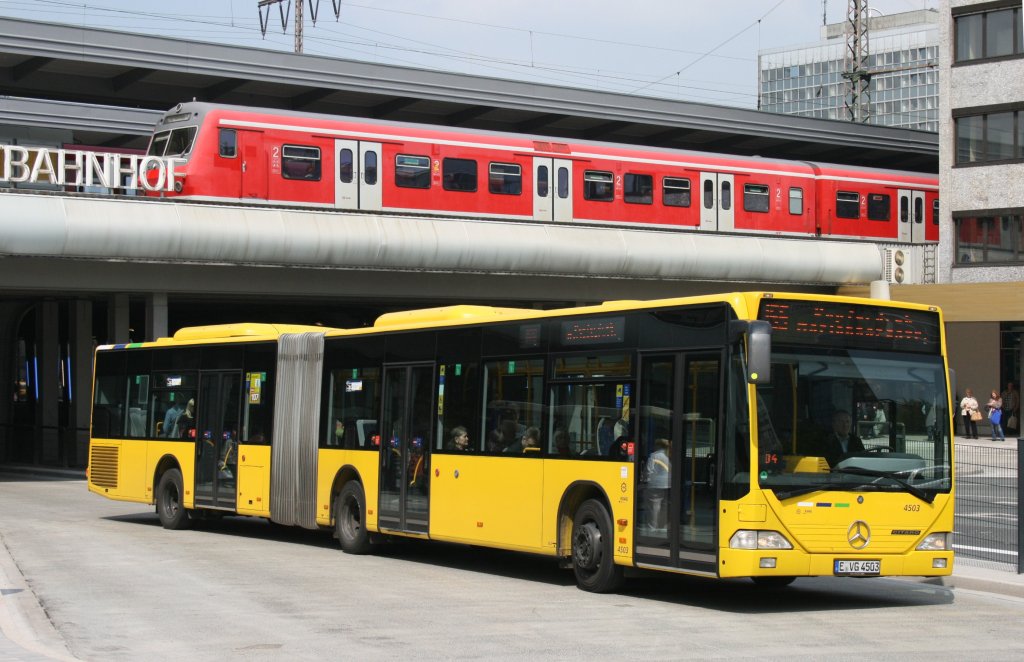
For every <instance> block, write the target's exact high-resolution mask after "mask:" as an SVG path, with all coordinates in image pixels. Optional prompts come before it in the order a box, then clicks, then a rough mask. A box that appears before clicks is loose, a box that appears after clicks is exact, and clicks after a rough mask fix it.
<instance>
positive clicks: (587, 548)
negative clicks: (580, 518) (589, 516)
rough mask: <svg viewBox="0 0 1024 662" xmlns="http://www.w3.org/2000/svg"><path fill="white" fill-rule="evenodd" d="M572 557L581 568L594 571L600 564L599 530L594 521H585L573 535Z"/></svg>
mask: <svg viewBox="0 0 1024 662" xmlns="http://www.w3.org/2000/svg"><path fill="white" fill-rule="evenodd" d="M573 543H574V544H573V550H572V553H573V559H574V560H575V562H576V567H577V568H579V569H581V570H586V571H594V570H596V569H597V567H598V566H599V565H600V564H601V530H600V529H599V528H598V527H597V524H596V523H595V522H586V523H584V524H583V525H582V526H580V527H579V528H578V529H577V530H576V533H575V535H574V536H573Z"/></svg>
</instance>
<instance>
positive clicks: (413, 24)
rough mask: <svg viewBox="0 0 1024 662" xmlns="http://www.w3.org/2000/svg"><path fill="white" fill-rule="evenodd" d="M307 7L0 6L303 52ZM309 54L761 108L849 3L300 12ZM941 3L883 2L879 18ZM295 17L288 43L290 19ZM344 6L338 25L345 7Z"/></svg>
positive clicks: (718, 1)
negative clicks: (764, 54) (766, 83)
mask: <svg viewBox="0 0 1024 662" xmlns="http://www.w3.org/2000/svg"><path fill="white" fill-rule="evenodd" d="M298 1H299V0H284V2H283V3H280V4H275V5H272V6H270V7H268V8H265V9H264V10H263V14H264V16H265V17H267V14H268V10H269V17H267V18H268V20H267V30H266V34H265V35H263V34H262V31H261V28H260V11H259V9H258V4H259V0H173V1H171V2H167V1H166V0H161V1H159V2H154V1H152V0H88V1H85V0H0V16H6V17H12V18H23V19H30V20H37V21H45V22H57V23H69V24H73V25H82V26H86V27H91V28H106V29H112V30H119V31H126V32H137V33H144V34H157V35H161V36H165V37H171V38H180V39H187V40H194V41H206V42H212V43H221V44H231V45H237V46H246V47H251V48H259V49H265V50H278V51H286V52H292V51H294V49H295V36H294V22H295V13H296V8H295V4H296V2H298ZM303 1H304V2H305V4H304V9H303V11H304V14H305V16H304V22H303V24H304V28H303V51H304V52H305V53H306V54H307V55H318V56H324V57H330V58H340V59H351V60H361V61H370V62H379V63H382V64H391V65H399V66H408V67H416V68H423V69H436V70H442V71H454V72H458V73H467V74H474V75H480V76H488V77H492V78H508V79H516V80H527V81H534V82H538V83H546V84H552V85H562V86H569V87H581V88H586V89H597V90H603V91H611V92H621V93H626V94H636V95H641V96H651V97H660V98H668V99H679V100H685V101H695V102H701V103H712V104H720V105H725V106H738V107H743V108H755V107H756V106H757V53H758V50H760V49H769V48H778V47H783V46H795V45H804V44H808V43H813V42H816V41H818V40H819V39H820V30H821V25H822V17H823V12H824V14H825V16H827V20H828V22H829V23H836V22H840V21H843V20H845V18H846V11H847V0H825V1H824V2H823V1H822V0H713V1H709V0H628V1H627V2H610V1H608V0H428V1H426V2H424V1H423V0H312V2H313V4H314V5H317V6H318V12H317V17H316V18H317V20H316V23H315V25H314V24H313V21H312V16H311V13H312V12H311V11H310V0H303ZM938 4H939V0H872V1H871V2H870V8H871V9H870V13H871V15H872V16H874V15H877V14H895V13H900V12H905V11H912V10H916V9H935V8H937V7H938ZM282 6H283V7H284V8H285V9H288V10H289V15H288V22H287V30H286V31H282V22H281V15H280V8H281V7H282ZM336 6H338V7H340V19H336V18H335V15H334V8H335V7H336Z"/></svg>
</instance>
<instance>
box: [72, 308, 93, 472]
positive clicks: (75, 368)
mask: <svg viewBox="0 0 1024 662" xmlns="http://www.w3.org/2000/svg"><path fill="white" fill-rule="evenodd" d="M68 318H69V320H70V326H71V328H70V329H68V338H69V339H70V340H69V343H70V345H71V348H70V350H71V351H70V356H69V357H68V358H69V360H70V361H71V391H70V397H71V402H69V403H68V428H69V431H68V432H69V435H70V438H69V440H68V444H67V445H66V446H65V447H66V448H67V449H68V453H67V457H66V460H67V464H68V466H72V467H84V466H85V465H86V463H87V462H88V454H89V417H90V415H91V413H92V412H91V410H92V403H91V402H90V398H91V397H92V360H93V348H94V344H95V341H94V339H93V336H92V302H91V301H89V300H88V299H77V300H75V301H72V302H71V303H70V310H69V315H68Z"/></svg>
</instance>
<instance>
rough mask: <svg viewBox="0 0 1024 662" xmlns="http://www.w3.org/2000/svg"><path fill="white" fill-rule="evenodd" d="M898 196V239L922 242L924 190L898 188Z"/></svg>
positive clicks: (915, 242)
mask: <svg viewBox="0 0 1024 662" xmlns="http://www.w3.org/2000/svg"><path fill="white" fill-rule="evenodd" d="M899 198H900V204H899V219H900V230H899V240H900V241H903V242H907V243H914V244H920V243H922V242H924V240H925V236H924V235H925V213H924V191H913V190H910V189H900V192H899Z"/></svg>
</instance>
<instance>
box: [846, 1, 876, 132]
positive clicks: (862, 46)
mask: <svg viewBox="0 0 1024 662" xmlns="http://www.w3.org/2000/svg"><path fill="white" fill-rule="evenodd" d="M845 32H846V57H845V58H844V61H843V77H844V78H846V90H847V91H846V116H847V118H848V119H849V120H850V121H851V122H867V121H868V119H869V118H870V116H871V73H870V71H868V55H869V54H870V50H871V48H870V41H869V38H868V3H867V0H849V4H848V5H847V9H846V30H845Z"/></svg>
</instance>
